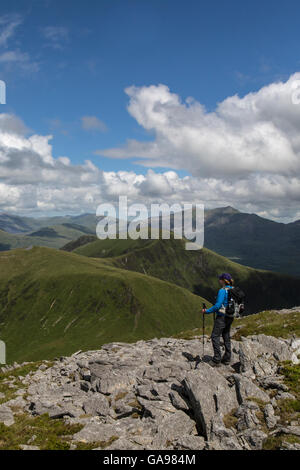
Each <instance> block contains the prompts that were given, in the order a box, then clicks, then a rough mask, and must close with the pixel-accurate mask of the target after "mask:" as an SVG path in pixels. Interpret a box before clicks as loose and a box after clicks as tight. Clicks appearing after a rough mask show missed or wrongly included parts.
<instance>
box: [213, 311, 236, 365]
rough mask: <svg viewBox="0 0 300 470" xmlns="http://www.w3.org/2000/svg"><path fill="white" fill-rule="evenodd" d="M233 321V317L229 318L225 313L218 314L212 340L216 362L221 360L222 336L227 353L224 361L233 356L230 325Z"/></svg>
mask: <svg viewBox="0 0 300 470" xmlns="http://www.w3.org/2000/svg"><path fill="white" fill-rule="evenodd" d="M232 322H233V318H229V317H226V316H223V315H217V316H216V319H215V323H214V328H213V331H212V334H211V341H212V345H213V348H214V357H213V360H214V361H215V362H221V359H222V356H221V348H220V338H221V336H222V337H223V340H224V346H225V354H224V357H223V359H224V361H230V358H231V343H230V327H231V324H232Z"/></svg>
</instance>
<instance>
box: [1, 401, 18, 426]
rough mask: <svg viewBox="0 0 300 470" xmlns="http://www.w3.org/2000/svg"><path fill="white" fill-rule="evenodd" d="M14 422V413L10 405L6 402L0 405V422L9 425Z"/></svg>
mask: <svg viewBox="0 0 300 470" xmlns="http://www.w3.org/2000/svg"><path fill="white" fill-rule="evenodd" d="M14 422H15V420H14V415H13V412H12V410H11V409H10V407H9V406H7V405H6V404H3V405H0V423H3V424H5V426H11V425H12V424H14Z"/></svg>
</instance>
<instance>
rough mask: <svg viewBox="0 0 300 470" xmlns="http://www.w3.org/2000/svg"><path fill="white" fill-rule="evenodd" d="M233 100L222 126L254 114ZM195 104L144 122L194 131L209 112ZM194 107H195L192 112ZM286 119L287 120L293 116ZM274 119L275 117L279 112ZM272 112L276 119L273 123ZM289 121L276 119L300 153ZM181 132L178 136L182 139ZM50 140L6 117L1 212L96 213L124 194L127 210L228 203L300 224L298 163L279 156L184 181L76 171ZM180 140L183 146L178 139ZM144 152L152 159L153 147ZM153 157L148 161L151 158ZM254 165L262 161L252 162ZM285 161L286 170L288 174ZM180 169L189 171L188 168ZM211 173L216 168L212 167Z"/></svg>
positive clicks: (0, 146)
mask: <svg viewBox="0 0 300 470" xmlns="http://www.w3.org/2000/svg"><path fill="white" fill-rule="evenodd" d="M156 91H157V90H156ZM168 93H169V92H167V90H166V89H164V90H163V98H162V100H163V101H164V102H166V98H167V96H168ZM233 101H234V104H230V103H229V101H228V102H223V103H222V104H221V105H219V107H218V109H219V111H218V119H224V117H222V118H221V116H225V115H226V119H227V121H226V126H227V127H229V128H230V126H231V127H232V128H234V127H235V126H236V127H238V126H239V120H238V118H237V115H238V110H237V109H238V108H239V107H241V108H242V109H243V110H244V112H245V109H246V110H249V108H251V106H250V105H249V104H245V102H244V104H243V105H242V104H241V103H240V102H239V100H238V99H236V98H234V100H233ZM171 102H172V103H173V104H172V106H173V105H176V106H179V108H180V109H179V111H180V112H181V111H182V110H181V106H183V105H181V104H180V103H179V99H178V98H176V96H175V97H171ZM271 102H272V100H271ZM176 103H177V104H176ZM178 103H179V104H178ZM191 103H192V102H191V101H190V105H189V106H186V105H184V108H186V109H183V112H184V113H187V114H188V117H186V118H185V119H184V118H183V117H182V116H179V115H180V113H178V114H177V115H176V113H175V112H173V117H172V119H171V118H170V117H168V118H166V117H162V116H158V117H156V116H154V117H153V118H150V117H149V116H150V115H151V113H154V111H153V107H151V106H150V107H149V113H148V114H147V116H148V117H146V118H145V119H144V118H142V116H143V114H141V116H140V117H139V119H144V121H143V122H144V123H145V126H148V125H150V121H151V122H153V121H156V122H160V126H166V125H167V124H168V122H169V121H170V120H172V122H173V123H174V122H177V121H180V122H183V121H184V120H185V122H186V127H188V126H191V121H192V120H194V122H195V123H198V115H199V112H200V114H201V113H202V114H203V112H204V111H203V108H202V110H201V111H199V108H200V107H201V106H200V105H199V104H195V103H194V104H193V105H192V104H191ZM273 106H274V105H273ZM190 107H192V109H191V110H190ZM156 109H158V108H156ZM257 109H258V104H256V111H257ZM259 109H260V113H262V111H264V113H266V109H265V108H264V109H263V108H262V107H260V108H259ZM155 112H156V111H155ZM190 112H191V113H192V114H191V115H190V114H189V113H190ZM285 112H286V114H288V113H287V111H285ZM295 112H297V111H295ZM273 113H275V111H274V110H273ZM273 113H271V114H272V116H273ZM136 114H138V111H136ZM247 115H248V117H247ZM191 116H192V117H191ZM289 117H290V121H289V122H290V124H289V126H288V125H287V121H288V119H286V120H284V119H283V118H282V117H280V116H279V115H278V112H277V119H281V120H282V121H283V122H284V125H285V126H286V127H287V128H288V130H287V131H286V132H289V133H290V134H292V135H294V134H295V138H294V140H293V138H292V139H291V142H290V146H291V148H292V149H293V152H294V153H293V155H294V154H295V148H296V147H297V136H296V131H294V129H297V126H298V122H297V119H296V118H295V117H294V118H293V119H292V118H291V116H289ZM188 118H189V119H188ZM215 119H216V118H215V116H212V122H213V123H214V121H215ZM244 119H245V120H246V121H248V126H249V129H250V130H251V125H250V121H251V119H253V117H252V114H251V112H250V111H249V112H248V111H247V113H246V114H244ZM204 120H205V121H207V118H206V117H205V119H204ZM229 121H230V125H229ZM195 125H196V124H195ZM224 125H225V124H224ZM183 127H184V126H183ZM220 127H221V126H220ZM281 127H283V124H282V126H281ZM178 129H179V128H178ZM215 129H216V128H215V127H214V126H213V131H214V132H216V130H215ZM291 129H292V130H291ZM179 130H180V129H179ZM179 130H178V134H180V132H179ZM184 131H185V129H184ZM192 131H193V129H192ZM282 132H283V131H282ZM191 135H193V132H191ZM245 138H246V137H245ZM51 139H52V136H51V135H49V136H41V135H36V134H33V135H31V134H30V133H29V131H28V129H27V128H26V126H25V124H24V123H23V122H22V121H21V120H20V119H19V118H17V117H16V116H14V115H9V114H0V209H2V210H5V211H10V212H12V211H15V212H17V213H23V214H24V213H37V214H46V213H47V212H49V211H51V212H56V213H66V212H68V213H72V212H73V213H79V212H82V211H84V212H86V211H91V212H94V211H95V209H96V207H97V205H98V204H99V203H101V202H106V201H110V202H112V201H115V202H117V201H118V197H119V195H127V196H128V199H129V203H131V202H142V203H146V204H150V203H152V202H167V203H170V204H173V203H175V202H179V203H185V202H186V203H188V202H190V203H197V202H198V203H204V205H205V207H210V208H211V207H218V206H224V205H228V204H230V205H232V206H234V207H236V208H237V209H239V210H242V211H246V212H256V213H258V214H260V215H262V216H264V217H270V218H272V219H275V220H279V221H288V220H294V219H296V218H300V210H299V201H300V175H299V172H297V171H292V170H293V168H294V160H293V158H291V159H288V158H287V159H286V160H284V158H279V156H278V159H277V160H274V162H273V165H271V168H270V169H268V171H264V170H263V169H261V168H260V169H259V165H258V163H259V162H258V161H256V167H255V166H254V167H253V168H252V170H251V166H250V164H249V162H247V164H245V163H241V162H239V161H237V166H238V175H237V172H236V171H233V170H232V168H231V166H230V165H231V164H232V161H231V160H230V155H229V157H228V159H229V162H228V161H227V160H225V161H224V162H223V163H222V160H221V161H218V165H217V166H220V165H221V168H222V171H215V172H214V174H213V172H210V171H208V170H207V171H206V173H204V175H203V176H201V174H200V175H199V174H198V172H197V171H195V172H194V174H192V175H191V176H184V177H180V176H179V175H178V174H177V173H176V171H174V170H169V171H164V172H156V171H154V170H153V169H149V170H148V171H147V173H146V174H136V173H135V172H133V171H118V172H115V171H106V172H104V171H102V170H101V169H99V168H98V167H96V166H95V165H94V164H93V163H92V162H91V161H89V160H86V161H85V162H84V163H83V164H81V165H74V164H73V163H72V162H71V159H70V158H69V157H67V156H60V157H59V158H54V157H53V155H52V145H51ZM176 141H180V136H178V137H177V140H176ZM143 145H144V146H145V152H146V148H147V145H148V142H145V143H143ZM154 145H156V146H157V150H156V152H157V154H159V152H161V148H160V147H159V143H158V142H157V141H156V142H155V143H154ZM168 145H169V144H168ZM232 145H233V144H232ZM191 147H193V144H191ZM145 155H146V154H145ZM178 155H179V153H178ZM147 158H150V156H149V155H147ZM152 158H153V156H152ZM194 158H195V157H194V153H187V154H186V156H185V160H186V162H187V165H189V164H190V161H194V160H193V159H194ZM251 158H252V159H255V158H256V157H255V155H252V156H251ZM284 162H286V165H285V168H284V171H283V170H282V164H283V163H284ZM225 164H227V165H225ZM181 165H182V166H183V163H181ZM215 165H216V163H214V166H215ZM274 167H276V171H275V169H274ZM205 168H206V169H209V168H210V162H209V160H207V162H206V167H205ZM279 169H280V171H279Z"/></svg>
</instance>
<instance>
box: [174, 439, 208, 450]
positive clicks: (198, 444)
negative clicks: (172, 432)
mask: <svg viewBox="0 0 300 470" xmlns="http://www.w3.org/2000/svg"><path fill="white" fill-rule="evenodd" d="M205 447H206V441H205V439H204V437H202V436H182V437H179V438H178V439H175V440H174V441H173V448H174V449H177V450H203V449H204V448H205Z"/></svg>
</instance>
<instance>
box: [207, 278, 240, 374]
mask: <svg viewBox="0 0 300 470" xmlns="http://www.w3.org/2000/svg"><path fill="white" fill-rule="evenodd" d="M219 283H220V286H221V288H220V290H219V292H218V296H217V300H216V303H215V305H213V306H212V307H210V308H209V309H206V308H203V310H202V314H203V319H204V314H206V313H207V314H209V313H216V318H215V321H214V327H213V331H212V334H211V340H212V345H213V348H214V357H213V359H212V360H211V361H209V365H211V366H212V367H219V366H220V365H221V362H222V363H223V364H225V365H229V364H230V359H231V342H230V327H231V325H232V322H233V320H234V318H235V317H238V316H240V313H241V312H242V311H243V308H244V306H243V301H244V297H245V295H244V293H243V292H242V291H241V290H240V289H239V288H238V287H236V288H234V287H233V283H234V281H233V279H232V277H231V275H230V274H229V273H223V274H221V275H220V276H219ZM221 336H222V337H223V340H224V346H225V354H224V356H223V357H221V347H220V338H221Z"/></svg>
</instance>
